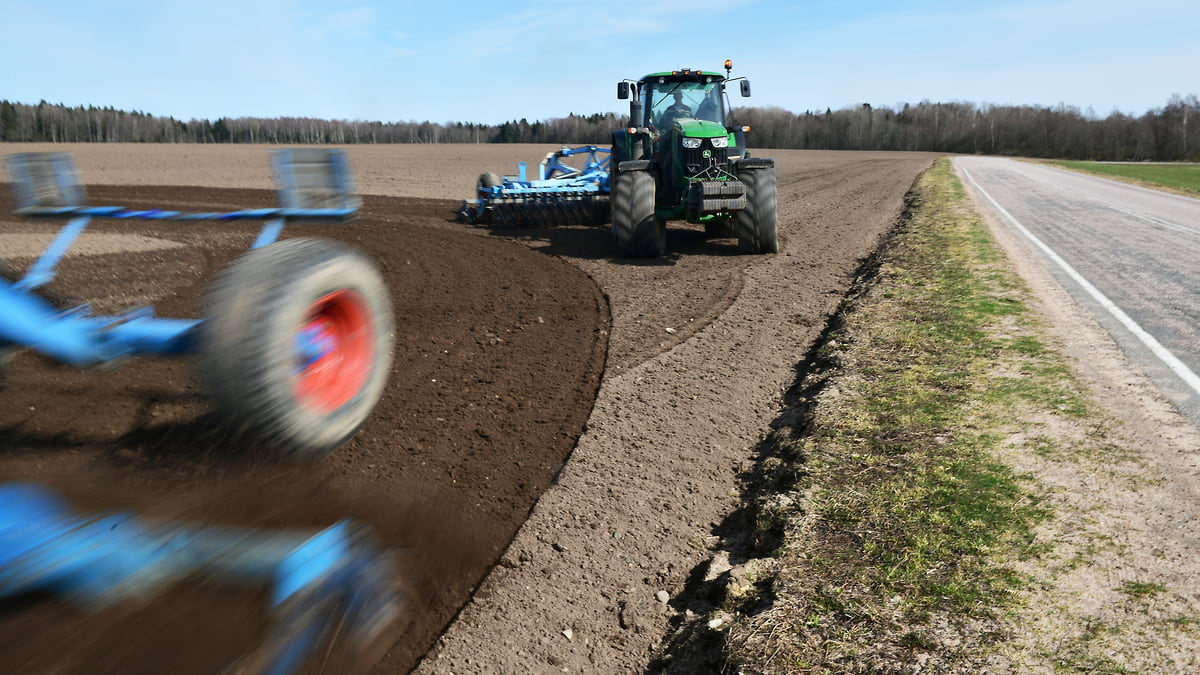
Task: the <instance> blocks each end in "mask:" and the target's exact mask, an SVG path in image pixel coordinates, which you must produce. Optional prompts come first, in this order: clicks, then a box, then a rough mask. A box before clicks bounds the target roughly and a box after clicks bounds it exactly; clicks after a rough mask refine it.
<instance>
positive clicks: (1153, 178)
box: [1050, 160, 1200, 195]
mask: <svg viewBox="0 0 1200 675" xmlns="http://www.w3.org/2000/svg"><path fill="white" fill-rule="evenodd" d="M1050 164H1053V165H1055V166H1061V167H1063V168H1065V169H1071V170H1074V171H1082V172H1084V173H1091V174H1097V175H1100V176H1107V177H1109V178H1123V179H1126V180H1127V181H1132V182H1135V183H1142V184H1146V185H1151V186H1157V187H1166V188H1172V189H1175V190H1179V191H1181V192H1184V193H1187V194H1192V195H1200V164H1126V163H1120V164H1110V163H1106V162H1073V161H1066V160H1062V161H1053V162H1050Z"/></svg>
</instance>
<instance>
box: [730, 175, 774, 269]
mask: <svg viewBox="0 0 1200 675" xmlns="http://www.w3.org/2000/svg"><path fill="white" fill-rule="evenodd" d="M737 177H738V180H740V181H742V183H743V184H744V185H745V186H746V208H744V209H742V210H741V211H738V214H737V235H738V248H739V249H741V250H742V251H745V252H747V253H778V252H779V235H778V229H777V226H776V217H775V169H774V168H773V167H764V168H758V167H756V168H753V169H743V170H741V171H739V172H738V174H737Z"/></svg>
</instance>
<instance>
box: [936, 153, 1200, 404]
mask: <svg viewBox="0 0 1200 675" xmlns="http://www.w3.org/2000/svg"><path fill="white" fill-rule="evenodd" d="M954 162H955V164H957V165H958V168H959V169H960V170H961V171H962V172H963V175H964V176H966V177H967V180H969V181H971V185H973V186H975V189H976V190H979V194H981V195H983V197H984V198H985V199H987V200H988V202H990V203H991V205H992V206H994V207H996V210H997V211H998V212H999V213H1000V215H1002V216H1004V217H1005V218H1007V219H1008V221H1009V222H1010V223H1012V225H1013V227H1014V228H1016V229H1017V231H1018V232H1020V233H1021V234H1023V235H1025V237H1026V238H1027V239H1028V240H1029V241H1030V242H1032V243H1033V245H1034V246H1036V247H1038V248H1039V249H1040V250H1041V251H1042V253H1045V254H1046V256H1047V257H1048V258H1050V260H1052V261H1054V263H1055V264H1056V265H1058V266H1059V267H1061V268H1062V270H1063V271H1064V272H1066V273H1067V276H1069V277H1071V279H1073V280H1074V281H1075V283H1077V284H1079V286H1080V287H1081V288H1083V290H1085V291H1087V293H1088V295H1090V296H1092V298H1094V299H1095V300H1096V302H1098V303H1100V306H1101V307H1103V308H1104V309H1105V310H1106V311H1108V313H1109V314H1111V315H1112V317H1113V318H1114V319H1116V320H1117V321H1119V322H1120V323H1121V325H1122V326H1125V328H1126V329H1128V330H1129V332H1130V333H1133V335H1134V337H1136V338H1137V339H1138V340H1140V341H1141V343H1142V344H1144V345H1145V346H1146V348H1147V349H1149V350H1150V352H1151V353H1153V354H1154V355H1155V356H1157V357H1158V359H1159V360H1160V361H1162V362H1163V364H1164V365H1165V366H1167V367H1168V368H1170V369H1171V371H1172V372H1174V373H1175V374H1176V375H1178V376H1179V379H1181V380H1183V381H1184V382H1185V383H1186V384H1187V385H1188V386H1189V387H1191V388H1192V391H1195V392H1196V393H1197V394H1200V376H1197V375H1196V373H1195V372H1193V371H1192V369H1191V368H1188V367H1187V365H1186V364H1185V363H1183V362H1182V361H1180V360H1179V359H1178V358H1176V357H1175V355H1174V354H1172V353H1171V352H1170V351H1169V350H1168V349H1167V348H1166V347H1164V346H1162V343H1160V342H1159V341H1158V340H1156V339H1154V336H1153V335H1151V334H1149V333H1147V332H1146V331H1145V329H1143V328H1142V327H1141V326H1140V325H1138V323H1137V322H1136V321H1134V320H1133V319H1132V318H1130V317H1129V315H1128V314H1126V313H1125V312H1124V311H1123V310H1122V309H1121V308H1120V307H1117V305H1116V304H1115V303H1113V301H1112V300H1109V299H1108V296H1106V295H1104V294H1103V293H1101V292H1100V289H1098V288H1096V287H1095V286H1093V285H1092V283H1091V282H1090V281H1088V280H1087V279H1085V278H1083V275H1082V274H1080V273H1079V272H1077V271H1075V268H1074V267H1071V265H1070V264H1069V263H1067V261H1066V260H1063V259H1062V257H1061V256H1059V255H1058V253H1055V252H1054V249H1052V248H1050V247H1049V246H1047V245H1046V244H1045V243H1043V242H1042V240H1041V239H1038V238H1037V237H1036V236H1034V234H1033V233H1032V232H1030V231H1029V230H1028V229H1027V228H1026V227H1025V226H1024V225H1022V224H1021V223H1020V222H1019V221H1018V220H1017V219H1016V218H1014V217H1013V216H1012V214H1011V213H1009V212H1008V211H1007V210H1005V208H1004V207H1003V206H1000V204H999V203H998V202H997V201H996V200H995V199H993V198H992V196H991V195H990V194H988V192H987V190H984V189H983V187H982V186H980V185H979V183H977V182H976V181H975V178H974V177H973V176H971V172H969V171H967V167H965V166H963V165H962V162H961V161H959V160H958V159H957V158H956V159H955V160H954Z"/></svg>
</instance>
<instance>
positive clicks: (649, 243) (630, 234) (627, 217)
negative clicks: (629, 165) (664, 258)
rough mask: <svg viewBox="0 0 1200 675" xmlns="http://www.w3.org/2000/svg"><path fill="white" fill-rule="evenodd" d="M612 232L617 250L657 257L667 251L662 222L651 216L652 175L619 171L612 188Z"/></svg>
mask: <svg viewBox="0 0 1200 675" xmlns="http://www.w3.org/2000/svg"><path fill="white" fill-rule="evenodd" d="M612 204H613V234H614V235H616V238H617V246H618V247H620V249H621V252H622V253H623V254H625V255H627V256H630V257H636V258H657V257H659V256H661V255H663V254H664V253H666V252H667V228H666V224H665V223H664V222H663V221H661V220H659V219H657V218H655V217H654V175H653V174H651V173H650V172H649V171H623V172H621V174H620V175H618V176H617V184H616V185H615V186H613V191H612Z"/></svg>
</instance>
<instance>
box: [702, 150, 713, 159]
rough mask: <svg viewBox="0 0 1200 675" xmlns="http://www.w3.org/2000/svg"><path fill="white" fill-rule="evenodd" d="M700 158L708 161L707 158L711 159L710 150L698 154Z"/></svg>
mask: <svg viewBox="0 0 1200 675" xmlns="http://www.w3.org/2000/svg"><path fill="white" fill-rule="evenodd" d="M700 156H701V157H703V158H704V159H708V158H709V157H712V150H705V151H704V152H702V153H700Z"/></svg>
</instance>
